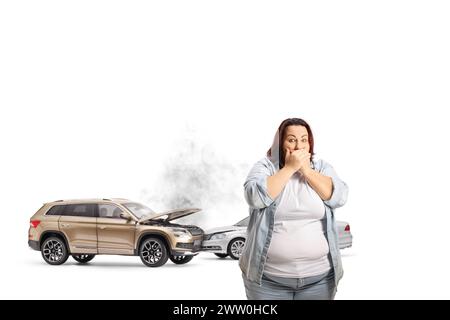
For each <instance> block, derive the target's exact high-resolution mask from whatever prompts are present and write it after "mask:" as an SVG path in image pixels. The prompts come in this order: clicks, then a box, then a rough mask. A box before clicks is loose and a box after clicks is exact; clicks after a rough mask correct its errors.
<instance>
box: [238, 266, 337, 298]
mask: <svg viewBox="0 0 450 320" xmlns="http://www.w3.org/2000/svg"><path fill="white" fill-rule="evenodd" d="M242 278H243V280H244V285H245V292H246V294H247V299H249V300H333V299H334V296H335V294H336V285H335V281H334V272H333V269H331V270H330V271H329V272H327V273H324V274H321V275H318V276H312V277H307V278H282V277H274V276H270V275H267V274H263V277H262V280H261V285H259V284H257V283H256V282H253V281H249V280H248V279H247V278H246V277H245V275H244V274H242Z"/></svg>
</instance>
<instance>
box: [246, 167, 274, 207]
mask: <svg viewBox="0 0 450 320" xmlns="http://www.w3.org/2000/svg"><path fill="white" fill-rule="evenodd" d="M269 176H270V169H269V168H268V167H267V165H265V164H264V163H263V161H259V162H257V163H256V164H255V165H254V166H253V168H252V169H251V170H250V173H249V174H248V176H247V179H246V180H245V183H244V195H245V200H246V201H247V203H248V205H249V206H250V207H252V208H256V209H262V208H266V207H268V206H270V205H271V204H272V203H273V201H274V200H273V199H272V198H271V197H270V196H269V194H268V192H267V178H268V177H269Z"/></svg>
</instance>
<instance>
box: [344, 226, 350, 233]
mask: <svg viewBox="0 0 450 320" xmlns="http://www.w3.org/2000/svg"><path fill="white" fill-rule="evenodd" d="M344 231H346V232H350V225H349V224H348V225H346V226H345V229H344Z"/></svg>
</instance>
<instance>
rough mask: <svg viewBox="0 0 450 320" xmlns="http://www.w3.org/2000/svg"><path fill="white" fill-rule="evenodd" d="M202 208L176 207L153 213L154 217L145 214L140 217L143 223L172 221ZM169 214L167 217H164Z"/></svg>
mask: <svg viewBox="0 0 450 320" xmlns="http://www.w3.org/2000/svg"><path fill="white" fill-rule="evenodd" d="M200 210H201V209H197V208H189V209H176V210H171V211H166V212H161V213H157V214H156V215H153V216H152V217H149V216H145V217H142V218H141V219H139V223H143V222H146V221H150V220H163V221H165V222H168V221H172V220H175V219H178V218H181V217H186V216H188V215H190V214H193V213H196V212H199V211H200ZM164 216H167V217H164Z"/></svg>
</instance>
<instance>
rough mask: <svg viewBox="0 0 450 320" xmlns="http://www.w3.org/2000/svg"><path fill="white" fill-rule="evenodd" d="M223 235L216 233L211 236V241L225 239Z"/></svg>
mask: <svg viewBox="0 0 450 320" xmlns="http://www.w3.org/2000/svg"><path fill="white" fill-rule="evenodd" d="M225 237H226V235H225V233H216V234H213V235H212V236H211V240H222V239H225Z"/></svg>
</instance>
